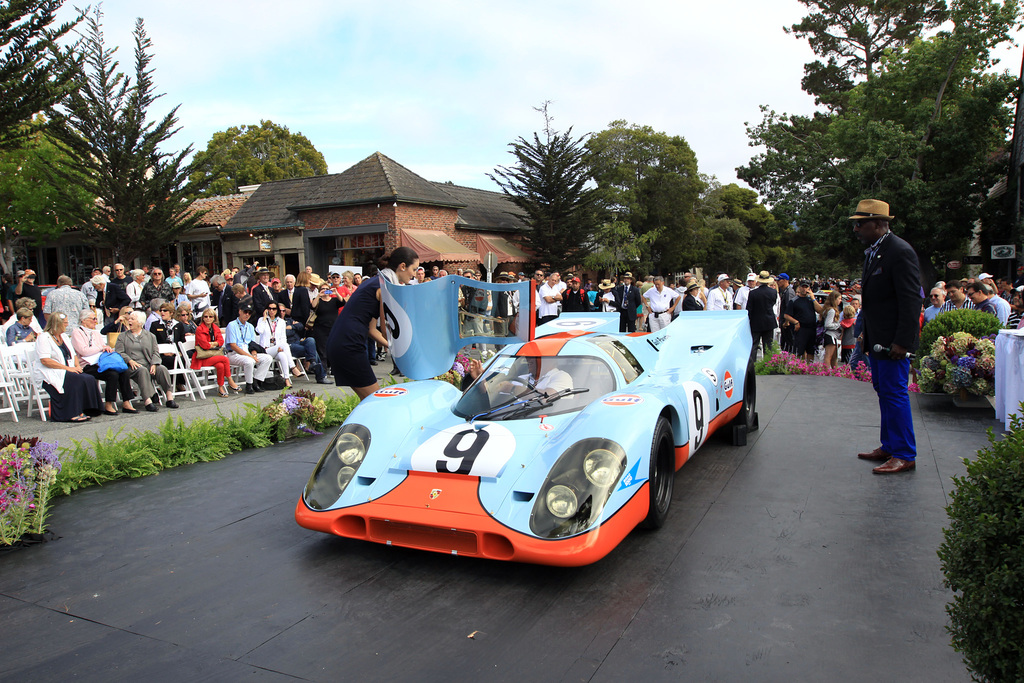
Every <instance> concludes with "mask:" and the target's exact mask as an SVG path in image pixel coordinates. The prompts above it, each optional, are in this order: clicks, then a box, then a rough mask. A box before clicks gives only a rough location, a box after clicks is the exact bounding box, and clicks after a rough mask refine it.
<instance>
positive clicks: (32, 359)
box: [15, 344, 50, 422]
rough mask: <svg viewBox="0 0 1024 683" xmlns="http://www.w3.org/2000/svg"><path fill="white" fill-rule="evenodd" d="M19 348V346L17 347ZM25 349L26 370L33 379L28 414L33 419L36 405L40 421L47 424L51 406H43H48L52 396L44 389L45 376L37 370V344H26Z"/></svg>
mask: <svg viewBox="0 0 1024 683" xmlns="http://www.w3.org/2000/svg"><path fill="white" fill-rule="evenodd" d="M15 346H17V345H15ZM24 346H25V347H26V348H25V349H24V352H25V354H24V360H25V365H26V366H27V367H26V368H25V370H27V371H28V373H29V377H30V378H31V387H32V389H31V393H30V395H29V399H28V410H27V414H28V416H29V417H32V404H33V403H34V404H35V406H36V407H37V408H39V419H41V420H42V421H43V422H46V415H47V410H48V408H49V406H48V405H47V406H45V407H44V406H43V401H46V403H47V404H49V402H50V395H49V394H48V393H46V390H45V389H43V376H42V375H40V374H39V372H38V371H37V370H36V364H37V363H38V362H39V357H38V356H36V347H35V344H25V345H24Z"/></svg>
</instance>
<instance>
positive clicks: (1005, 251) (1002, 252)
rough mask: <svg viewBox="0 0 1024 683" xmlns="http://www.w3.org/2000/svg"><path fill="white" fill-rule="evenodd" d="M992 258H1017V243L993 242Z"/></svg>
mask: <svg viewBox="0 0 1024 683" xmlns="http://www.w3.org/2000/svg"><path fill="white" fill-rule="evenodd" d="M992 258H993V259H1008V258H1017V245H1016V244H993V245H992Z"/></svg>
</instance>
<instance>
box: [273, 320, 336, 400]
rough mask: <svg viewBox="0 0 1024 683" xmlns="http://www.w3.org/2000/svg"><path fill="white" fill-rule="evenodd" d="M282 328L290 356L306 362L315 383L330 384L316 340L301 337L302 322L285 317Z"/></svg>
mask: <svg viewBox="0 0 1024 683" xmlns="http://www.w3.org/2000/svg"><path fill="white" fill-rule="evenodd" d="M284 329H285V334H286V335H287V338H288V348H289V349H290V350H291V352H292V357H293V358H301V359H303V360H305V361H306V362H307V364H306V369H307V370H312V371H313V374H314V376H315V377H316V383H317V384H330V383H331V381H330V380H329V379H327V369H326V368H325V367H324V364H323V363H322V362H321V361H320V354H318V353H317V352H316V341H314V340H313V338H312V337H303V335H302V333H303V331H304V330H303V326H302V323H300V322H296V321H294V320H292V319H291V318H286V319H285V321H284Z"/></svg>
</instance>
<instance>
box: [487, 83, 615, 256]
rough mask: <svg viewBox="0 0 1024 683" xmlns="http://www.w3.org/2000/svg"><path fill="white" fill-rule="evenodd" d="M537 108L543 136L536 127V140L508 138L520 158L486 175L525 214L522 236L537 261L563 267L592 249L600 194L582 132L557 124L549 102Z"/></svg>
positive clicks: (514, 152)
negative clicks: (590, 183)
mask: <svg viewBox="0 0 1024 683" xmlns="http://www.w3.org/2000/svg"><path fill="white" fill-rule="evenodd" d="M537 111H539V112H541V114H542V115H543V116H544V137H543V138H541V137H540V135H538V134H537V133H534V134H533V140H526V139H525V138H522V137H520V138H519V139H517V140H516V141H514V142H511V143H509V147H510V148H511V149H510V150H509V153H510V154H512V156H514V157H515V159H516V162H515V164H514V165H512V166H499V167H497V168H496V169H495V170H494V173H493V174H490V173H489V174H487V177H489V178H490V179H491V180H493V181H494V182H495V183H497V184H498V186H499V187H500V188H501V190H502V192H504V193H505V196H506V197H508V199H509V201H511V202H512V203H513V204H514V205H515V206H516V207H517V208H518V209H519V210H520V211H521V212H522V214H523V215H525V221H526V229H525V230H524V231H523V232H522V233H521V239H522V241H523V245H524V246H525V247H526V248H527V249H529V250H530V251H531V252H533V254H534V255H535V256H536V258H537V262H538V263H539V264H542V265H546V266H548V267H550V268H552V269H554V270H564V269H565V268H567V267H569V266H575V265H579V264H580V263H582V262H583V259H584V257H585V256H586V255H587V254H588V253H589V252H590V248H591V246H592V237H593V234H594V230H595V227H596V224H597V221H596V214H595V200H596V199H597V197H596V193H595V191H594V190H593V189H591V188H587V183H588V181H589V180H590V167H589V165H588V163H587V151H586V148H585V147H584V144H583V138H582V137H580V138H574V137H573V135H572V128H571V127H570V128H569V129H568V130H567V131H565V132H564V133H559V132H558V131H556V130H554V129H553V128H552V127H551V122H552V118H551V116H550V115H549V114H548V103H547V102H545V103H544V105H543V106H541V107H538V108H537ZM517 218H520V219H522V218H523V216H517Z"/></svg>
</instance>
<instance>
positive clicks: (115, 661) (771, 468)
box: [0, 377, 997, 683]
mask: <svg viewBox="0 0 1024 683" xmlns="http://www.w3.org/2000/svg"><path fill="white" fill-rule="evenodd" d="M758 394H759V406H758V409H759V412H760V418H761V426H762V429H761V431H760V432H759V433H758V434H757V435H755V436H754V437H753V438H752V439H751V440H750V442H749V443H748V445H747V446H745V447H742V448H733V447H732V446H730V445H729V444H728V442H727V441H725V440H722V439H713V440H712V441H711V443H710V444H709V445H708V446H706V447H705V448H704V449H702V450H701V451H700V452H699V453H698V454H697V456H696V457H695V459H694V460H693V461H692V462H690V463H689V464H687V465H686V466H685V467H684V468H683V469H682V470H681V471H680V473H679V474H678V475H677V476H676V488H675V496H674V502H673V507H672V511H671V513H670V517H669V520H668V523H667V524H666V526H665V527H664V528H662V529H661V530H660V531H657V532H640V531H636V532H634V533H633V534H632V535H631V536H630V537H629V538H628V539H626V541H625V542H624V543H623V544H622V545H620V546H619V548H618V549H617V550H616V551H614V552H613V553H612V554H611V555H610V556H609V557H607V558H606V559H604V560H602V561H601V562H599V563H597V564H595V565H592V566H590V567H584V568H578V569H558V568H550V567H538V566H528V565H519V564H510V563H499V562H490V561H484V560H473V559H467V558H459V557H451V556H446V555H438V554H433V553H426V552H418V551H411V550H403V549H398V548H388V547H385V546H379V545H374V544H369V543H361V542H356V541H349V540H345V539H341V538H335V537H331V536H327V535H323V534H319V533H315V532H312V531H307V530H305V529H301V528H299V527H298V526H296V524H295V521H294V519H293V510H294V507H295V503H296V501H297V499H298V496H299V494H300V492H301V489H302V487H303V485H304V483H305V481H306V479H307V477H308V476H309V474H310V472H311V471H312V468H313V465H314V463H315V462H316V460H317V459H318V457H319V455H320V452H321V449H322V448H323V447H324V445H325V439H326V438H327V437H319V438H316V439H308V440H304V441H299V442H292V443H288V444H285V445H281V446H276V447H272V448H266V449H263V450H257V451H247V452H244V453H240V454H237V455H234V456H231V457H229V458H227V459H225V460H223V461H220V462H216V463H207V464H199V465H193V466H189V467H182V468H178V469H176V470H172V471H168V472H165V473H163V474H160V475H158V476H153V477H147V478H144V479H137V480H133V481H127V482H121V483H117V484H113V485H109V486H104V487H102V488H95V489H89V490H84V491H81V492H79V493H76V494H74V495H73V496H71V497H67V498H62V499H60V500H59V501H58V502H57V504H56V506H55V509H54V513H53V516H52V518H51V524H50V528H51V529H52V530H54V531H55V532H56V533H57V534H59V535H60V536H61V538H60V539H59V540H56V541H52V542H50V543H46V544H44V545H41V546H37V547H34V548H29V549H21V550H17V551H14V552H7V553H3V554H0V634H2V635H0V642H2V643H3V648H2V652H3V655H2V657H0V678H2V679H5V680H18V681H32V682H33V683H36V682H41V681H67V680H86V681H110V680H130V681H147V683H152V682H155V681H194V680H213V681H234V680H274V681H277V680H288V679H291V678H298V679H308V680H319V681H338V680H353V681H356V680H359V681H363V680H366V681H470V680H474V681H477V680H486V681H521V680H527V681H531V680H537V681H563V680H564V681H591V680H593V681H626V680H630V681H637V680H643V681H659V680H671V681H679V680H687V681H689V680H694V681H704V680H710V681H738V680H744V681H747V680H749V681H786V682H791V681H819V680H822V681H824V680H834V681H871V680H878V681H897V680H915V681H930V682H938V681H965V680H968V676H967V674H966V670H965V668H964V666H963V664H962V663H961V662H960V658H959V656H958V655H957V654H956V653H955V652H954V651H953V650H952V649H951V648H950V647H949V644H948V643H949V639H948V636H947V634H946V633H945V625H946V623H947V619H946V615H945V612H944V606H945V603H946V602H947V600H948V599H949V598H950V593H949V592H948V591H947V590H946V589H945V588H943V585H942V574H941V572H940V571H939V562H938V559H937V557H936V555H935V550H936V547H937V546H938V544H939V543H940V541H941V539H942V533H941V529H942V526H943V524H944V522H945V513H944V509H943V508H944V506H945V505H946V504H947V502H948V498H949V493H950V490H951V488H952V482H951V481H950V477H952V476H953V475H957V474H961V473H962V471H963V465H962V463H961V462H960V460H959V459H960V458H961V457H963V456H967V455H971V454H973V453H974V451H975V450H977V449H978V448H979V447H980V446H982V445H983V444H984V443H985V442H986V440H985V434H984V428H985V427H988V426H994V425H996V424H997V423H996V422H995V421H994V420H992V419H991V417H992V413H991V411H968V412H962V411H959V412H958V411H956V410H955V409H954V408H953V406H952V405H951V404H950V403H947V402H946V401H944V400H937V399H928V398H921V399H918V397H914V416H915V423H916V427H917V434H918V440H919V448H920V456H919V461H918V469H917V471H916V472H913V473H909V474H901V475H895V476H887V477H882V476H877V475H872V474H871V467H872V464H871V463H867V462H862V461H858V460H857V459H856V458H855V457H854V454H855V453H856V452H857V450H859V449H863V450H869V449H871V448H874V447H875V446H876V445H877V431H878V430H877V419H878V415H877V404H876V402H875V398H874V393H873V392H872V390H871V387H870V386H869V385H867V384H863V383H860V382H854V381H848V380H839V379H831V378H818V377H765V378H759V391H758Z"/></svg>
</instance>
